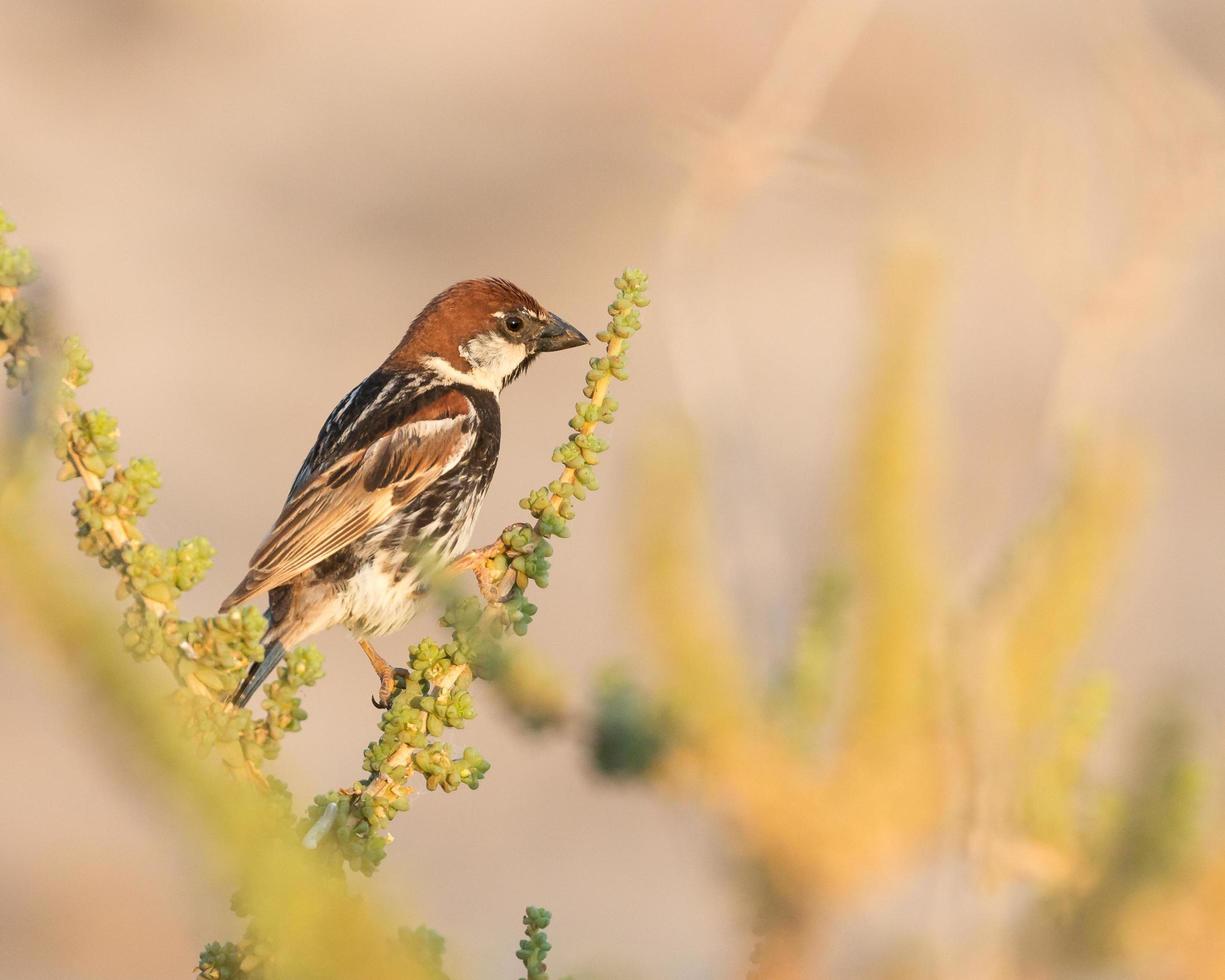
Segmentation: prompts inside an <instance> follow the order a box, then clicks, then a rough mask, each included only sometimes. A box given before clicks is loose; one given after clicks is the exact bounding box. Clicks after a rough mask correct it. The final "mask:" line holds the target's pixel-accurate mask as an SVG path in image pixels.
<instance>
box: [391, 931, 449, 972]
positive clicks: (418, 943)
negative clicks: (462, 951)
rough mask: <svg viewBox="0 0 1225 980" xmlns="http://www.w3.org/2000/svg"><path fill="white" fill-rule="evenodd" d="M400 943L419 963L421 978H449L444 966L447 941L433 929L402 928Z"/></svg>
mask: <svg viewBox="0 0 1225 980" xmlns="http://www.w3.org/2000/svg"><path fill="white" fill-rule="evenodd" d="M400 944H401V945H402V946H403V947H404V948H405V949H407V950H408V952H409V955H410V956H412V958H413V959H414V960H415V961H416V963H417V969H418V973H417V976H418V977H420V980H449V977H448V976H447V974H446V971H445V970H444V969H443V966H442V958H443V956H444V955H445V954H446V951H447V942H446V940H445V939H443V938H442V936H440V935H439V934H438V933H436V932H435V931H434V930H433V929H430V928H428V927H427V926H417V928H416V929H401V930H400Z"/></svg>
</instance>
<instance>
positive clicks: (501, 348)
mask: <svg viewBox="0 0 1225 980" xmlns="http://www.w3.org/2000/svg"><path fill="white" fill-rule="evenodd" d="M585 343H587V338H586V337H584V336H583V335H582V334H581V333H579V332H578V331H577V330H575V329H574V327H572V326H570V324H568V323H567V322H566V321H565V320H563V319H561V317H559V316H557V315H555V314H553V313H550V312H549V311H548V310H546V309H545V308H544V307H543V306H541V305H540V304H539V303H537V302H536V300H534V299H532V297H531V296H529V295H528V294H527V293H525V292H524V291H523V290H522V289H520V288H519V287H518V286H515V285H513V284H511V283H509V282H507V281H506V280H505V279H468V280H465V281H464V282H458V283H456V284H455V285H454V286H452V287H451V288H450V289H447V290H444V291H443V292H441V293H439V294H438V295H437V296H435V297H434V298H433V299H432V300H430V302H429V303H428V304H426V307H425V309H423V310H422V311H421V312H420V313H419V314H418V315H417V318H416V319H415V320H413V322H412V325H411V326H410V327H409V328H408V332H407V333H406V334H405V335H404V339H403V340H401V341H400V343H399V345H398V346H397V347H396V349H395V350H394V351H392V352H391V355H390V356H389V357H388V358H387V366H388V367H392V368H396V369H399V370H414V369H417V370H420V369H425V370H430V371H433V372H434V373H436V374H438V375H439V376H441V377H443V378H446V379H447V380H448V381H450V382H452V383H454V384H466V385H471V386H472V387H474V388H483V389H485V390H487V391H492V392H494V393H495V394H496V393H497V392H499V391H501V390H502V389H503V388H504V387H506V385H508V384H510V382H512V381H513V380H514V379H515V378H517V377H518V376H519V375H520V374H522V373H523V372H524V371H525V370H526V369H527V366H528V365H529V364H531V363H532V361H533V360H535V359H536V356H537V355H539V354H544V353H547V352H549V351H556V350H566V349H567V348H570V347H578V346H580V345H582V344H585Z"/></svg>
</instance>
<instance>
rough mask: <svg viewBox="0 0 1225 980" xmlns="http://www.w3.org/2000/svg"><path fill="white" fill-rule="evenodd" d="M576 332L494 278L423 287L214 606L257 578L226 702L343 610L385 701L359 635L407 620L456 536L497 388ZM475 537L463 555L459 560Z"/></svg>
mask: <svg viewBox="0 0 1225 980" xmlns="http://www.w3.org/2000/svg"><path fill="white" fill-rule="evenodd" d="M585 343H587V338H586V337H584V336H583V335H582V334H581V333H579V332H578V331H577V330H575V329H574V327H572V326H570V324H568V323H566V322H565V321H564V320H562V319H560V318H559V317H557V316H555V315H554V314H552V313H550V312H549V311H548V310H546V309H544V307H542V306H541V305H540V304H539V303H537V302H536V300H534V299H532V297H531V296H529V295H528V294H527V293H525V292H524V291H523V290H521V289H519V288H518V287H517V286H514V285H512V284H511V283H509V282H506V281H505V280H503V279H472V280H468V281H465V282H460V283H456V284H455V285H454V286H452V287H451V288H450V289H447V290H446V291H444V292H442V293H440V294H439V295H437V296H435V297H434V298H433V299H432V300H430V302H429V303H428V304H427V305H426V307H425V309H423V310H422V311H421V313H420V314H418V316H417V318H416V319H415V320H413V322H412V325H411V326H409V328H408V331H407V333H405V334H404V338H403V339H402V340H401V341H400V343H399V344H398V345H396V348H395V350H393V351H392V352H391V353H390V354H389V355H388V357H387V359H386V360H385V361H384V362H383V363H382V365H380V366H379V368H378V370H376V371H375V372H374V373H373V374H371V375H370V376H369V377H368V378H366V380H364V381H363V382H362V383H361V384H359V385H358V386H357V387H356V388H354V389H353V390H352V391H350V392H349V393H348V394H347V395H345V397H344V398H342V399H341V401H340V404H339V405H337V406H336V407H335V408H334V409H333V410H332V414H331V415H329V416H328V418H327V421H326V422H324V423H323V428H322V429H320V430H319V436H318V438H317V439H316V440H315V445H314V446H313V447H312V448H311V451H310V452H309V453H307V455H306V460H305V461H304V462H303V463H302V468H301V469H300V470H299V471H298V475H297V478H296V479H295V480H294V482H293V486H292V487H291V488H290V491H289V499H288V500H287V501H286V502H285V507H284V509H283V510H282V511H281V516H280V517H278V518H277V520H276V523H275V524H274V525H273V527H272V530H271V531H270V532H269V533H268V536H267V537H266V538H264V541H263V543H262V544H260V546H259V548H258V549H257V550H256V552H255V554H254V555H253V556H252V557H251V562H250V571H248V572H247V576H246V578H244V579H243V580H242V582H241V583H240V584H239V586H238V588H236V589H235V590H234V591H233V592H231V593H230V595H229V597H228V598H226V600H225V602H223V603H222V604H221V611H222V612H223V613H224V612H226V611H227V610H229V609H231V608H233V607H234V606H236V605H238V604H239V603H243V602H246V601H247V600H249V599H250V598H251V597H252V596H255V595H257V594H259V593H260V592H263V591H265V590H266V591H267V592H268V630H267V632H266V633H265V634H264V641H263V642H264V659H263V660H261V661H260V662H258V663H255V664H252V665H251V669H250V671H249V672H248V673H247V676H246V678H245V679H244V680H243V681H242V683H241V684H240V685H239V686H238V688H237V690H235V691H234V693H233V694H232V695H231V696H230V701H231V702H232V703H233V704H236V705H239V706H241V705H244V704H246V703H247V701H249V700H250V698H251V696H252V695H253V694H254V693H255V692H256V691H257V690H258V689H259V687H260V685H261V684H262V683H263V681H264V679H265V678H266V677H267V676H268V674H269V673H271V671H272V670H273V668H274V667H275V666H276V664H277V662H278V661H279V660H280V659H281V657H283V656H284V654H285V650H286V649H287V648H289V647H293V646H295V645H296V644H298V643H301V642H302V641H303V640H304V639H306V638H307V637H308V636H311V635H312V634H314V633H318V632H320V631H321V630H325V629H328V628H329V627H331V626H335V625H337V624H341V623H343V624H344V625H345V626H347V627H348V628H349V630H350V631H351V632H352V633H353V634H354V635H355V636H356V637H357V641H358V644H359V645H360V646H361V648H362V650H363V651H364V652H365V654H366V656H367V657H368V658H369V659H370V663H371V665H372V666H373V667H374V669H375V671H376V672H377V673H378V675H379V682H380V683H379V693H378V696H377V698H376V699H375V704H376V705H378V706H380V707H386V705H387V703H388V701H389V699H390V697H391V694H392V692H393V691H394V689H395V676H396V673H397V672H396V671H395V670H393V669H392V668H390V667H389V666H388V664H387V663H386V661H384V660H383V658H382V657H380V656H379V655H378V653H377V652H375V649H374V647H372V646H371V645H370V643H369V641H368V639H367V638H368V637H371V636H379V635H381V634H383V633H388V632H391V631H392V630H397V629H400V628H401V627H402V626H404V625H405V624H407V623H408V621H409V620H410V619H412V617H413V613H414V612H415V610H416V606H417V602H418V599H419V598H420V596H421V594H422V593H423V592H424V591H425V589H426V587H427V585H428V582H427V581H426V579H427V578H428V577H429V574H430V570H431V569H433V568H436V567H438V566H440V565H442V564H446V563H448V562H451V561H452V560H453V559H455V558H456V556H457V555H459V554H460V552H462V551H463V549H464V548H466V547H467V545H468V540H469V538H470V537H471V535H472V526H473V524H474V522H475V521H476V516H477V511H478V510H479V509H480V506H481V501H482V500H483V499H484V497H485V492H486V491H487V490H488V489H489V482H490V480H491V479H492V478H493V471H494V467H495V466H496V465H497V462H498V446H499V442H500V440H501V429H502V425H501V416H500V411H499V408H498V394H499V393H500V392H501V391H502V389H503V388H504V387H506V385H508V384H510V382H512V381H513V380H514V379H515V378H517V377H518V376H519V375H520V374H522V373H523V372H524V370H526V369H527V367H528V365H529V364H531V363H532V361H533V360H534V359H535V358H536V356H537V355H538V354H541V353H544V352H546V351H559V350H566V349H567V348H570V347H577V346H579V345H581V344H585ZM485 551H488V549H482V550H481V553H478V552H472V553H470V554H469V555H468V556H465V557H467V558H468V562H467V567H479V562H480V559H481V557H482V553H483V552H485ZM462 561H463V559H461V562H462Z"/></svg>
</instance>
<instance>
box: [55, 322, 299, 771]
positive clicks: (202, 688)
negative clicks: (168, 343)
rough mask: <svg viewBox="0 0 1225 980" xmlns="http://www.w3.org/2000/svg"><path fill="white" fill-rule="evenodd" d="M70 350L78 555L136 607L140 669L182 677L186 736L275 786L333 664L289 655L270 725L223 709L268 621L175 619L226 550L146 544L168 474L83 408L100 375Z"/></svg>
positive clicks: (63, 398)
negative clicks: (273, 770) (86, 391)
mask: <svg viewBox="0 0 1225 980" xmlns="http://www.w3.org/2000/svg"><path fill="white" fill-rule="evenodd" d="M63 352H64V373H63V376H62V383H61V384H60V386H59V395H58V402H57V406H56V419H57V423H58V424H57V426H56V430H55V439H54V444H55V454H56V456H57V458H58V459H59V460H60V461H61V464H62V465H61V468H60V472H59V477H60V479H62V480H72V479H77V480H80V482H81V488H80V490H79V492H78V494H77V498H76V501H75V502H74V504H73V517H74V518H75V520H76V525H77V543H78V546H79V547H80V549H81V550H82V551H83V552H84V553H85V554H87V555H89V556H91V557H93V558H94V559H96V560H97V561H98V563H99V564H101V565H102V566H103V567H104V568H110V569H113V570H115V571H116V572H117V573H118V576H119V582H118V586H117V590H116V591H117V594H118V596H119V597H120V598H129V599H130V600H131V602H130V604H129V606H128V607H127V609H126V610H125V611H124V615H123V623H122V625H121V627H120V634H121V636H122V637H123V642H124V645H125V647H126V648H127V649H128V650H129V652H130V653H131V654H132V656H133V657H134V658H136V659H137V660H160V661H161V662H162V663H163V664H164V665H165V666H166V668H167V669H168V670H169V671H170V672H171V674H172V675H173V677H174V678H175V680H176V681H177V682H178V684H179V685H180V688H179V690H178V691H177V692H176V693H175V695H174V700H175V702H176V704H177V705H178V707H179V709H180V711H181V714H182V716H183V719H184V726H185V729H186V731H187V732H188V734H189V735H190V736H191V737H192V738H193V739H194V740H195V741H196V744H197V745H198V746H199V747H200V748H201V750H202V751H209V750H214V751H216V752H217V754H218V756H219V757H220V758H221V759H222V761H223V762H225V763H226V764H227V765H228V766H230V767H231V768H232V769H234V770H235V771H243V772H246V773H248V774H252V775H254V776H255V778H257V779H259V780H261V781H265V777H263V775H262V774H261V773H259V766H260V765H261V764H262V762H263V761H265V760H267V759H272V758H275V757H276V755H277V753H278V752H279V751H280V745H281V740H282V739H283V738H284V736H285V734H286V733H287V732H292V731H297V730H298V729H299V728H300V727H301V724H302V721H303V720H304V719H305V717H306V712H305V711H304V710H303V709H302V706H301V701H300V698H299V696H298V695H299V692H300V691H301V689H302V688H304V687H308V686H310V685H312V684H314V683H315V682H316V681H318V680H319V678H320V677H321V676H322V674H323V670H322V663H323V661H322V656H321V655H320V654H319V652H318V651H317V650H315V649H314V648H313V647H304V648H302V649H299V650H295V651H293V652H292V653H291V654H290V655H289V656H288V657H286V659H285V661H284V663H283V664H282V665H281V667H280V669H279V671H278V673H277V676H276V678H275V679H274V681H273V682H272V683H271V684H270V685H269V686H268V688H267V690H266V695H265V699H264V706H265V709H266V711H265V715H264V717H263V718H261V719H259V720H256V718H255V716H254V714H253V712H251V711H250V710H245V709H244V710H241V711H235V710H234V709H232V708H230V707H228V706H226V705H224V704H223V703H221V700H220V699H221V698H222V697H223V696H224V695H225V694H226V693H227V692H228V691H230V690H233V688H234V687H235V686H236V685H237V683H238V682H239V680H240V679H241V678H242V676H243V675H244V674H245V673H246V671H247V669H248V667H249V666H250V665H251V664H252V663H253V662H256V661H258V660H260V659H261V658H262V657H263V648H262V647H261V645H260V638H261V637H262V636H263V632H264V629H265V626H266V623H265V621H264V618H263V617H262V616H261V615H260V614H259V613H258V612H257V611H256V610H255V609H252V608H244V609H241V610H233V611H231V612H229V613H227V614H225V615H221V616H213V617H207V618H196V619H191V620H184V619H180V618H179V617H178V616H176V615H175V612H174V608H175V603H176V602H177V601H178V600H179V599H180V598H181V596H182V595H183V594H184V593H185V592H188V591H190V590H191V589H193V588H195V586H197V585H198V584H199V583H200V582H201V581H202V579H203V578H204V576H205V574H206V573H207V572H208V570H209V569H210V568H211V567H212V563H213V556H214V554H215V549H214V548H213V546H212V545H211V544H209V543H208V541H206V540H205V539H204V538H200V537H193V538H185V539H184V540H182V541H180V542H178V544H176V545H173V546H171V547H166V548H164V547H160V546H159V545H156V544H153V543H152V542H149V541H146V540H144V539H143V537H142V535H141V532H140V529H139V521H140V519H141V518H143V517H145V516H146V515H147V514H148V513H149V511H150V509H151V508H152V506H153V504H154V502H155V501H156V491H157V489H158V487H159V486H160V485H161V477H160V475H159V473H158V471H157V467H156V466H155V465H154V463H153V461H152V460H149V459H144V458H137V459H134V460H131V461H130V462H128V463H126V464H124V463H121V462H120V460H119V425H118V422H117V421H116V420H115V418H114V417H113V416H111V415H110V414H108V413H107V412H104V411H101V410H97V409H82V408H81V407H80V406H79V405H78V404H77V401H76V392H77V390H78V389H79V388H80V387H81V386H82V385H83V384H85V383H86V382H87V381H88V379H89V374H90V371H91V370H92V368H93V365H92V363H91V361H90V359H89V356H88V354H87V353H86V352H85V349H84V348H83V347H82V346H81V343H80V342H79V341H78V340H76V339H75V338H69V339H68V340H67V341H66V342H65V343H64V346H63Z"/></svg>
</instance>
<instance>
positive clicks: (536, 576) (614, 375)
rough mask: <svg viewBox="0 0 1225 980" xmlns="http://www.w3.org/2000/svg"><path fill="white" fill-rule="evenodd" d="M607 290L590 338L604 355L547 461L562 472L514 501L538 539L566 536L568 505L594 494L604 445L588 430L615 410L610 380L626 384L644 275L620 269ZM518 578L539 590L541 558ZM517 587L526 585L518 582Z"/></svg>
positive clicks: (544, 568)
mask: <svg viewBox="0 0 1225 980" xmlns="http://www.w3.org/2000/svg"><path fill="white" fill-rule="evenodd" d="M613 285H615V286H616V287H617V297H616V299H614V300H613V302H612V303H611V304H610V305H609V307H608V314H609V316H610V317H611V318H612V319H611V320H609V323H608V326H607V327H606V328H605V329H604V330H602V331H601V332H600V333H599V334H597V335H596V336H597V337H598V338H599V339H600V340H602V341H603V342H604V343H605V344H607V346H608V349H607V353H606V354H605V355H604V356H603V357H593V358H592V359H591V369H590V370H589V371H588V372H587V383H586V386H585V387H584V388H583V395H584V396H585V399H586V400H585V401H580V402H579V403H578V404H576V405H575V406H574V418H572V419H571V420H570V428H572V429H573V430H574V434H573V435H571V436H570V438H569V439H568V440H566V441H565V442H564V443H562V444H561V445H560V446H558V447H557V448H556V449H555V450H554V451H553V461H554V462H555V463H562V464H563V465H564V466H565V467H566V472H565V473H564V474H563V475H562V477H561V478H560V479H558V480H554V481H553V482H552V483H550V484H548V485H547V486H544V487H539V488H538V489H536V490H533V491H532V492H531V493H529V494H528V495H527V496H526V497H525V498H524V499H523V500H521V501H519V506H520V507H522V508H523V509H524V510H527V511H530V512H531V514H532V516H533V517H534V518H536V527H535V533H536V534H537V535H539V536H540V537H546V538H547V537H559V538H564V537H566V536H568V535H569V533H570V528H569V522H570V521H571V520H573V518H574V500H583V499H585V498H586V495H587V491H588V490H597V489H599V481H598V480H597V479H596V475H595V466H596V464H597V463H598V462H599V457H600V454H601V453H603V452H604V451H605V450H607V449H608V444H607V443H606V442H605V441H604V440H603V439H601V438H599V437H598V436H596V435H594V434H593V431H594V429H595V426H596V425H597V424H600V423H603V424H606V425H607V424H611V423H612V421H613V418H614V416H615V415H616V412H617V409H618V407H619V405H618V403H617V402H616V401H615V400H614V399H612V398H609V397H608V396H607V394H606V392H607V390H608V385H609V382H610V381H612V380H613V379H616V380H617V381H626V380H628V378H629V374H628V373H627V371H626V367H625V357H626V354H627V353H628V352H629V346H630V345H629V339H630V338H631V337H633V335H634V334H635V333H637V332H638V330H639V328H640V327H641V323H640V322H639V315H638V311H639V310H640V309H642V308H643V307H645V306H647V305H648V304H649V303H650V300H649V299H648V298H647V295H646V290H647V276H646V273H644V272H642V271H641V270H640V269H626V270H625V272H623V273H622V274H621V275H619V276H618V277H617V278H616V279H615V280H614V281H613ZM525 543H526V542H525ZM522 574H523V576H524V578H530V579H532V580H533V581H535V582H536V584H537V585H539V586H541V587H542V588H543V587H544V586H545V585H547V584H548V560H547V554H546V555H545V556H544V559H543V560H542V561H538V562H537V563H536V565H535V568H534V570H533V572H532V573H531V574H528V572H527V570H526V569H523V570H522ZM517 584H518V586H519V588H523V587H524V586H525V585H526V582H525V581H522V580H520V581H518V582H517Z"/></svg>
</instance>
